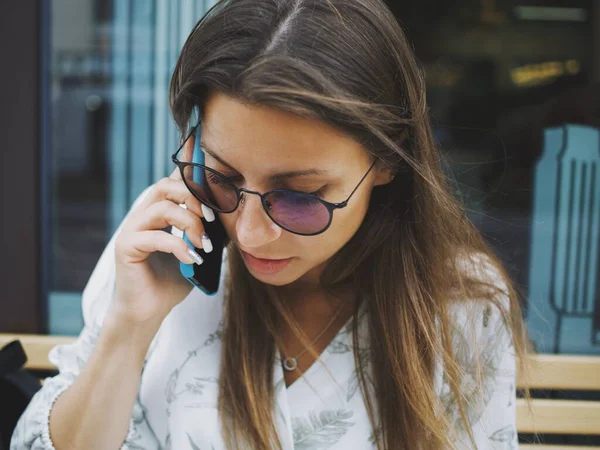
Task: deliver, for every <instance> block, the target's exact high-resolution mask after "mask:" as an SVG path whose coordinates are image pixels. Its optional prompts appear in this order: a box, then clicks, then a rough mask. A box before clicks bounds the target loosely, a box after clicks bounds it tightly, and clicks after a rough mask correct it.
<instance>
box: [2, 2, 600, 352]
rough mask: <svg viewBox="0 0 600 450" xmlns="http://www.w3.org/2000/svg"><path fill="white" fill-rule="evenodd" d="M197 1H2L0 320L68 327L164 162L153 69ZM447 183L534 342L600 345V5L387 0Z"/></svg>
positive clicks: (73, 328)
mask: <svg viewBox="0 0 600 450" xmlns="http://www.w3.org/2000/svg"><path fill="white" fill-rule="evenodd" d="M211 3H212V2H211V1H208V0H206V1H201V0H119V1H116V0H114V1H110V0H48V1H33V0H21V1H19V2H8V1H4V2H0V54H2V63H0V119H1V122H0V133H1V135H2V137H3V139H2V141H1V142H2V144H1V145H2V152H1V158H2V159H1V161H2V163H1V166H0V170H1V174H2V176H1V180H2V181H1V182H2V185H1V198H2V200H1V201H2V203H1V205H0V206H1V209H0V211H1V213H0V223H1V227H2V228H1V231H2V233H1V234H2V247H1V249H2V255H3V258H2V262H1V263H0V264H1V265H2V270H1V271H0V277H1V279H0V285H1V286H2V292H1V293H0V332H4V333H6V332H19V333H51V334H67V335H75V334H77V333H78V332H79V330H80V329H81V327H82V318H81V308H80V301H81V292H82V290H83V288H84V286H85V284H86V282H87V279H88V277H89V276H90V274H91V271H92V270H93V268H94V266H95V264H96V261H97V260H98V257H99V256H100V253H101V251H102V250H103V248H104V246H105V245H106V243H107V242H108V239H109V238H110V236H111V234H112V233H113V232H114V230H115V229H116V227H117V225H118V224H119V223H120V221H121V220H122V218H123V216H124V215H125V213H126V212H127V210H128V208H129V206H130V205H131V203H132V201H133V200H134V199H135V197H136V196H137V195H138V194H139V193H140V192H141V191H142V190H143V189H144V188H145V187H146V186H148V185H150V184H151V183H153V182H154V181H155V180H157V179H158V178H160V177H162V176H164V175H166V174H167V173H168V172H170V171H171V170H172V167H171V165H172V163H171V162H170V160H169V156H170V154H171V153H172V152H173V150H174V149H175V148H176V146H177V142H178V134H177V132H176V129H175V126H174V124H173V121H172V119H171V117H170V115H169V112H168V107H167V91H168V82H169V78H170V75H171V71H172V69H173V67H174V64H175V61H176V58H177V55H178V52H179V50H180V48H181V45H182V44H183V42H184V40H185V38H186V37H187V35H188V33H189V31H190V30H191V28H192V26H193V25H194V24H195V22H196V21H197V19H199V18H200V17H201V16H202V15H203V14H204V13H205V12H206V11H207V9H208V8H209V7H210V6H211ZM388 3H389V6H390V8H391V9H392V11H393V12H394V14H395V15H396V16H397V17H398V19H399V20H400V22H401V23H402V25H403V27H404V28H405V31H406V33H407V34H408V36H409V39H410V40H411V42H412V43H413V45H414V48H415V51H416V54H417V57H418V59H419V60H420V62H421V63H422V65H423V67H424V69H425V73H426V77H427V87H428V99H429V104H430V107H431V116H432V120H433V123H434V129H435V133H436V136H437V139H438V140H439V142H440V145H441V148H442V151H443V160H444V164H445V167H446V170H447V173H448V176H449V177H451V179H452V180H453V184H454V187H455V192H456V195H458V196H460V197H461V198H462V199H463V200H464V202H465V203H466V204H467V206H468V209H469V215H470V217H471V219H472V220H473V222H474V223H475V224H476V225H477V227H479V229H480V230H481V231H482V232H483V233H484V235H485V237H486V239H487V240H488V241H489V242H490V244H491V245H492V247H493V248H494V249H495V250H496V251H497V252H498V254H499V255H500V256H501V257H502V259H503V260H504V261H505V263H506V264H507V267H508V268H509V270H510V272H511V274H512V275H513V277H514V279H515V280H516V281H517V284H518V287H519V289H520V291H521V294H522V296H523V300H524V307H525V313H526V316H527V323H528V326H529V329H530V335H531V338H532V339H533V341H534V343H535V345H536V348H537V349H538V350H540V351H544V352H558V353H580V354H600V282H599V280H600V261H598V259H599V256H600V239H599V233H600V134H599V133H600V131H599V130H600V1H593V0H569V1H567V0H546V1H534V0H444V1H438V0H419V1H411V2H407V1H394V0H389V1H388Z"/></svg>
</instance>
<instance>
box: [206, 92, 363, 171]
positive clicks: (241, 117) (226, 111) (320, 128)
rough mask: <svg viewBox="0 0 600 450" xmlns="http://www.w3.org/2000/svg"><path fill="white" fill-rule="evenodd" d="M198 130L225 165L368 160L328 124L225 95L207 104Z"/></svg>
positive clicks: (357, 147)
mask: <svg viewBox="0 0 600 450" xmlns="http://www.w3.org/2000/svg"><path fill="white" fill-rule="evenodd" d="M201 131H202V132H201V134H202V142H203V143H204V144H205V146H206V147H208V148H209V149H210V150H211V151H212V152H214V153H217V154H218V155H219V156H220V157H221V158H222V159H224V160H226V161H227V162H232V161H234V160H239V158H240V157H244V158H249V159H254V158H261V159H263V160H264V161H265V164H267V165H269V164H270V163H273V164H276V165H292V166H293V165H302V166H306V165H307V163H312V165H315V164H318V163H321V164H323V165H334V166H335V165H338V163H339V162H340V161H352V160H353V159H355V158H361V157H363V158H366V152H365V151H364V149H363V148H362V147H361V146H360V144H358V143H357V142H356V141H354V140H353V139H351V138H350V137H348V136H345V135H344V134H343V133H340V132H339V131H338V130H336V129H335V128H333V127H331V126H329V125H328V124H325V123H323V122H319V121H317V120H315V119H310V118H305V117H300V116H297V115H294V114H291V113H288V112H285V111H281V110H278V109H276V108H273V107H269V106H261V105H251V106H250V105H247V104H245V103H242V102H240V101H237V100H235V99H232V98H230V97H227V96H225V95H223V94H213V95H212V96H211V97H210V99H209V101H208V102H207V104H206V106H205V109H204V115H203V117H202V130H201ZM340 158H342V159H341V160H340Z"/></svg>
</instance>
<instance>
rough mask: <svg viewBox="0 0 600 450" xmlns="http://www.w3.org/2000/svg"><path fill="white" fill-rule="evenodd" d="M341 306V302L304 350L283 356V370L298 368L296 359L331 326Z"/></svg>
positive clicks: (290, 370) (340, 310) (289, 370)
mask: <svg viewBox="0 0 600 450" xmlns="http://www.w3.org/2000/svg"><path fill="white" fill-rule="evenodd" d="M343 306H344V303H343V302H342V304H341V305H340V307H339V308H338V310H337V311H336V312H335V314H334V315H333V317H332V318H331V320H329V322H328V323H327V325H325V328H323V331H321V332H320V333H319V335H318V336H317V337H316V338H314V339H313V340H312V342H311V343H310V345H309V346H308V347H306V348H305V349H304V350H302V352H300V353H299V354H297V355H296V356H288V357H286V358H283V368H284V369H285V370H287V371H288V372H292V371H293V370H296V369H297V368H298V359H299V358H300V357H301V356H302V355H304V354H305V353H306V352H307V351H308V349H309V348H311V347H312V346H313V344H315V343H316V342H317V341H318V340H319V339H320V338H321V336H323V335H324V334H325V332H326V331H327V330H328V329H329V327H330V326H331V324H333V322H334V321H335V319H337V317H338V316H339V315H340V313H341V312H342V308H343Z"/></svg>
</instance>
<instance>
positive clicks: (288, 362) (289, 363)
mask: <svg viewBox="0 0 600 450" xmlns="http://www.w3.org/2000/svg"><path fill="white" fill-rule="evenodd" d="M297 367H298V360H296V358H294V357H293V356H290V357H288V358H285V359H284V360H283V368H284V369H285V370H287V371H288V372H291V371H293V370H296V368H297Z"/></svg>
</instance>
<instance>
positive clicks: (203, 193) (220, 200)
mask: <svg viewBox="0 0 600 450" xmlns="http://www.w3.org/2000/svg"><path fill="white" fill-rule="evenodd" d="M183 181H184V183H185V185H186V186H187V187H188V189H189V190H190V191H192V192H193V193H194V194H195V195H196V196H197V197H198V198H199V199H200V200H201V201H202V203H204V204H205V205H207V206H208V207H210V208H212V209H215V210H217V211H219V212H231V211H233V210H234V209H235V207H236V206H237V201H238V198H237V192H236V189H235V186H234V185H233V184H231V183H230V182H229V181H228V179H227V178H225V177H223V176H222V175H219V174H218V173H216V172H212V171H211V170H209V169H207V168H202V167H197V166H192V165H186V166H185V167H184V168H183Z"/></svg>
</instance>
